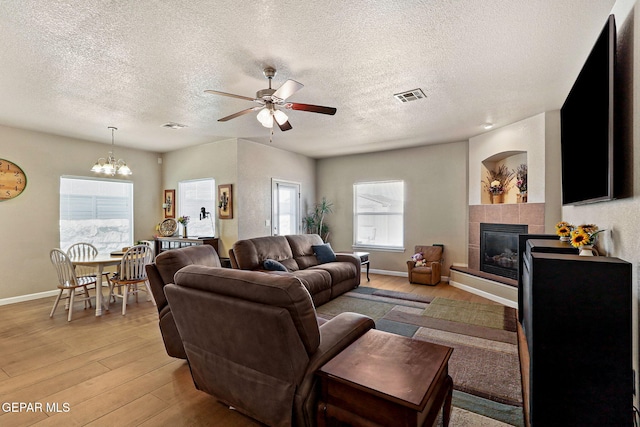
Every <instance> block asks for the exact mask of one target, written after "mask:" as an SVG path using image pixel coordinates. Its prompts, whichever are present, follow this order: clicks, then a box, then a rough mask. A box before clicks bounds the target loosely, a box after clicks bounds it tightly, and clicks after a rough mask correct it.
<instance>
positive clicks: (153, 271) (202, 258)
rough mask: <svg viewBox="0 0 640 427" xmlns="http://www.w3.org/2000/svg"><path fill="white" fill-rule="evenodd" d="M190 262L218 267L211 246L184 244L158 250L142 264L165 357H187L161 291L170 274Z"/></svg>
mask: <svg viewBox="0 0 640 427" xmlns="http://www.w3.org/2000/svg"><path fill="white" fill-rule="evenodd" d="M192 264H198V265H205V266H209V267H220V258H218V253H217V252H216V250H215V249H214V248H213V246H211V245H199V246H188V247H185V248H180V249H173V250H170V251H165V252H162V253H160V254H159V255H158V256H157V257H156V259H155V261H154V262H153V263H151V264H148V265H146V266H145V268H146V270H147V277H148V279H149V285H150V286H151V292H152V293H153V298H154V300H155V302H156V304H157V309H158V316H159V318H160V321H159V323H160V333H161V334H162V340H163V341H164V347H165V349H166V350H167V354H168V355H169V356H172V357H177V358H180V359H186V358H187V356H186V354H185V351H184V347H183V346H182V339H181V338H180V334H179V333H178V330H177V329H176V325H175V322H174V321H173V315H172V313H171V307H169V304H168V303H167V299H166V297H165V294H164V287H165V285H166V284H167V283H173V277H174V275H175V274H176V272H177V271H178V270H180V269H181V268H182V267H185V266H187V265H192Z"/></svg>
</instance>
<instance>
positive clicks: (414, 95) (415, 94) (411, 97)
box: [393, 89, 426, 102]
mask: <svg viewBox="0 0 640 427" xmlns="http://www.w3.org/2000/svg"><path fill="white" fill-rule="evenodd" d="M393 96H394V97H395V98H396V99H397V100H398V101H400V102H409V101H417V100H418V99H423V98H426V95H425V94H424V92H423V91H422V89H413V90H409V91H407V92H402V93H396V94H395V95H393Z"/></svg>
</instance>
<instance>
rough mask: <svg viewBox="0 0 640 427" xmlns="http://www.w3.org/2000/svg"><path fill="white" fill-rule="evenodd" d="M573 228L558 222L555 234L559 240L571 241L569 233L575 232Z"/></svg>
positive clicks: (570, 225)
mask: <svg viewBox="0 0 640 427" xmlns="http://www.w3.org/2000/svg"><path fill="white" fill-rule="evenodd" d="M575 228H576V227H575V226H574V225H572V224H569V223H568V222H566V221H560V222H559V223H557V224H556V234H557V235H558V236H560V240H561V241H563V242H568V241H570V240H571V232H572V231H573V230H575Z"/></svg>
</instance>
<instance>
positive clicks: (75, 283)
mask: <svg viewBox="0 0 640 427" xmlns="http://www.w3.org/2000/svg"><path fill="white" fill-rule="evenodd" d="M49 257H50V258H51V264H53V267H54V268H55V269H56V273H57V275H58V289H60V292H59V293H58V296H57V298H56V301H55V302H54V303H53V308H52V309H51V313H50V314H49V317H53V313H55V311H56V308H58V303H59V302H60V299H62V294H63V293H64V292H65V291H66V293H67V296H66V297H65V299H68V300H69V305H68V307H69V315H68V316H67V321H68V322H70V321H71V314H72V313H73V303H74V301H75V300H76V299H75V298H76V296H81V298H80V299H79V301H84V308H87V306H88V307H89V308H91V298H92V297H91V295H90V294H89V287H91V286H93V287H94V288H95V286H96V277H95V275H93V276H82V277H78V276H77V275H76V270H75V268H73V264H72V263H71V259H70V258H69V256H68V255H67V254H66V253H65V252H64V251H62V250H60V249H57V248H56V249H52V250H51V252H50V254H49ZM78 291H79V292H78Z"/></svg>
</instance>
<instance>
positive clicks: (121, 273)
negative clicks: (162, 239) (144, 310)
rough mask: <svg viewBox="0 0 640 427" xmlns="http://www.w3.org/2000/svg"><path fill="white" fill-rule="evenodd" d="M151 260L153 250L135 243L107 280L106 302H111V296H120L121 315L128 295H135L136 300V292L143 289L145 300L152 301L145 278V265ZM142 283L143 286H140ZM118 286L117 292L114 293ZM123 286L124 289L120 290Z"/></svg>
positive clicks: (123, 313)
mask: <svg viewBox="0 0 640 427" xmlns="http://www.w3.org/2000/svg"><path fill="white" fill-rule="evenodd" d="M152 262H153V250H152V249H151V247H149V246H147V245H136V246H133V247H131V248H129V250H128V251H127V252H125V254H124V256H123V257H122V261H121V262H120V265H119V266H118V271H117V272H116V273H115V274H114V275H113V276H112V277H111V278H110V280H109V298H108V299H107V304H109V303H110V302H111V298H122V315H123V316H124V315H125V314H126V312H127V300H128V299H129V295H135V297H136V302H138V293H139V292H140V291H144V292H146V293H147V301H153V305H156V303H155V301H154V300H153V296H152V294H151V288H150V286H149V281H148V279H147V271H146V269H145V265H147V264H151V263H152ZM142 284H144V286H141V285H142ZM115 288H118V291H119V292H118V293H114V290H115ZM123 288H124V291H122V290H123Z"/></svg>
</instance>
